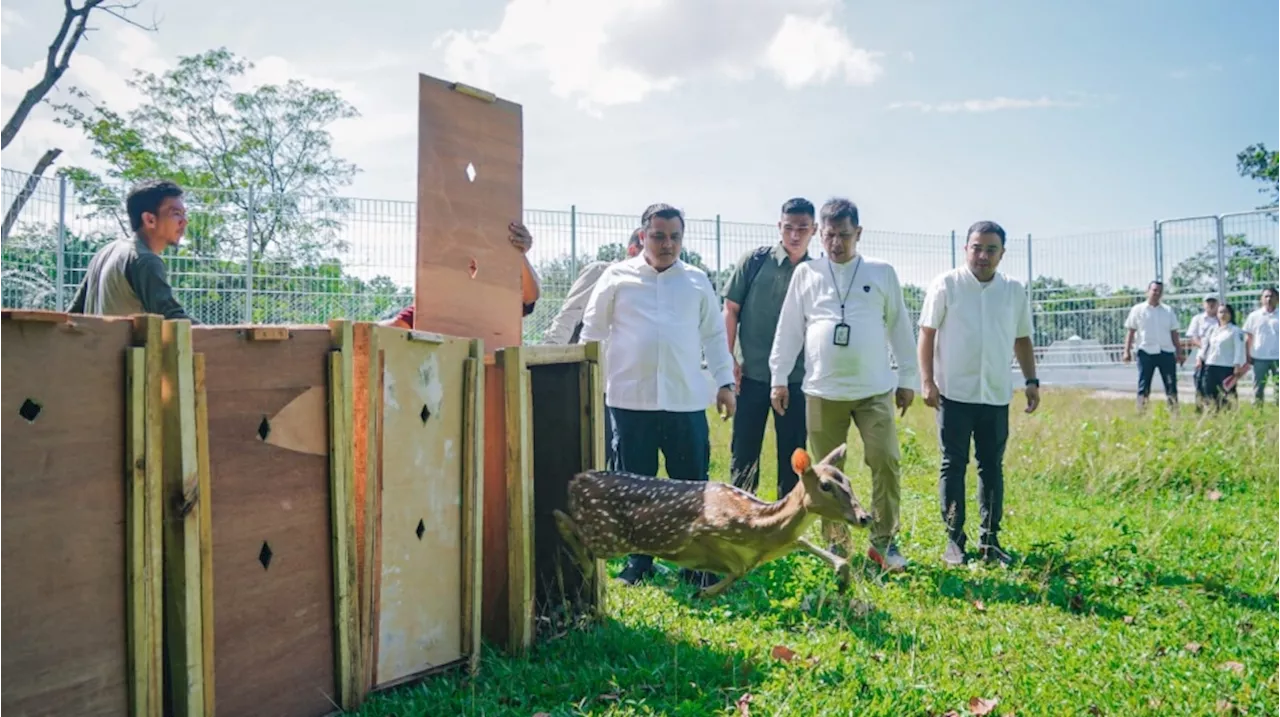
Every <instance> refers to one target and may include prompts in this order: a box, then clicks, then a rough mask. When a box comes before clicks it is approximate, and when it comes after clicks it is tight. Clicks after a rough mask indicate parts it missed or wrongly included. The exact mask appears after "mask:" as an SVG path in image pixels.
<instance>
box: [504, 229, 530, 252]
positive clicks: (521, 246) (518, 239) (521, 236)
mask: <svg viewBox="0 0 1280 717" xmlns="http://www.w3.org/2000/svg"><path fill="white" fill-rule="evenodd" d="M507 228H508V229H510V230H511V237H510V239H511V246H514V247H515V248H516V249H518V250H519V251H520V253H521V254H528V253H529V250H530V249H532V248H533V235H532V234H530V233H529V230H528V229H525V227H524V225H523V224H521V223H520V222H512V223H511V224H510V225H509V226H508V227H507Z"/></svg>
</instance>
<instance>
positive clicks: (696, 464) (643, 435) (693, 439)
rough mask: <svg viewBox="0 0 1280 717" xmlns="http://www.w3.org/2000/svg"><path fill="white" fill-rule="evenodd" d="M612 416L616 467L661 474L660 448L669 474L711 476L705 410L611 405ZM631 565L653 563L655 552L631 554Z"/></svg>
mask: <svg viewBox="0 0 1280 717" xmlns="http://www.w3.org/2000/svg"><path fill="white" fill-rule="evenodd" d="M608 410H609V413H610V414H612V416H613V460H614V463H615V467H616V468H617V470H621V471H627V472H629V473H635V474H638V475H643V476H657V475H658V452H659V451H661V452H662V459H663V462H664V464H665V466H666V469H667V476H668V477H669V478H674V479H676V480H697V481H705V480H707V479H708V475H707V473H708V470H709V468H710V464H711V435H710V426H708V425H707V413H706V411H689V412H677V411H632V410H629V409H625V408H610V409H608ZM628 561H629V562H630V563H631V564H632V565H638V566H639V567H642V568H647V567H648V566H650V565H653V556H652V555H631V556H629V558H628Z"/></svg>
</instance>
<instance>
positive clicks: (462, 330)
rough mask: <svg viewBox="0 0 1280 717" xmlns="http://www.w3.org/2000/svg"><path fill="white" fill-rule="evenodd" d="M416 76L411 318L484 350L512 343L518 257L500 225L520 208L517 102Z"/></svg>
mask: <svg viewBox="0 0 1280 717" xmlns="http://www.w3.org/2000/svg"><path fill="white" fill-rule="evenodd" d="M418 79H419V81H418V123H419V124H418V263H417V266H418V270H417V283H416V287H415V292H414V300H415V304H416V307H417V315H416V318H415V326H416V327H417V328H419V329H424V330H427V331H436V332H439V333H442V334H447V335H449V336H467V337H472V338H478V339H481V340H483V341H484V345H485V350H487V351H490V352H492V351H493V350H495V349H499V348H503V347H506V346H516V345H519V344H520V342H521V338H520V337H521V319H522V317H523V312H522V308H521V307H522V300H521V289H520V273H521V266H522V262H521V258H520V254H519V253H518V252H516V251H515V250H514V249H512V247H511V242H510V240H509V236H510V231H509V229H508V225H509V224H511V223H512V222H519V221H522V218H521V217H522V212H523V210H524V199H523V181H524V180H523V176H524V175H523V153H524V149H523V118H522V110H521V107H520V105H517V104H514V103H511V102H508V101H506V100H502V99H487V98H484V99H482V98H477V97H475V96H473V95H471V94H467V93H465V92H459V91H458V90H457V89H455V88H454V86H453V83H448V82H443V81H441V80H438V79H435V78H432V77H428V76H426V75H419V78H418ZM468 168H470V172H469V171H468Z"/></svg>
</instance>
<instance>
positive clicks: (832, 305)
mask: <svg viewBox="0 0 1280 717" xmlns="http://www.w3.org/2000/svg"><path fill="white" fill-rule="evenodd" d="M819 219H820V223H821V227H822V230H821V234H822V246H823V249H825V250H826V253H827V256H825V257H823V258H821V259H814V260H811V261H807V262H804V263H802V264H800V265H798V266H797V267H796V268H795V273H794V274H793V276H792V278H791V285H790V287H789V288H788V289H787V296H786V298H785V299H784V300H783V302H782V311H781V312H780V315H779V317H778V329H777V333H776V334H775V336H774V339H773V350H772V352H771V353H770V355H769V371H770V373H771V374H772V379H771V383H772V388H771V399H772V403H773V409H774V410H775V411H777V412H778V413H779V414H785V413H786V412H787V411H788V410H801V407H800V406H797V405H793V402H792V396H791V394H790V391H789V390H788V388H787V384H788V380H787V377H788V376H789V375H790V373H791V370H792V368H794V366H795V364H796V358H797V357H798V356H799V355H800V352H801V350H803V351H804V367H805V371H804V381H803V382H802V384H801V387H802V389H803V392H804V397H803V398H804V402H805V405H804V411H805V424H806V428H807V430H808V434H809V445H810V447H811V448H812V449H813V453H814V454H815V455H827V454H828V453H830V452H831V451H832V450H833V449H835V448H836V447H837V446H839V445H840V444H841V443H844V442H845V441H846V440H847V436H848V433H849V422H850V420H851V419H852V421H853V423H854V424H856V425H857V427H858V433H859V434H860V435H861V437H862V443H863V446H864V450H863V456H864V460H865V462H866V464H867V467H868V468H870V469H871V502H872V506H873V509H874V510H873V512H874V513H875V522H874V523H873V524H872V527H871V536H870V537H871V545H870V547H869V548H868V549H867V556H868V557H870V558H871V559H872V560H874V561H875V562H876V563H878V564H879V565H880V566H881V568H882V569H884V570H888V571H893V572H900V571H902V570H903V569H905V568H906V565H907V560H906V558H904V557H903V556H902V554H901V553H900V552H899V550H898V547H897V543H896V541H895V540H894V537H895V536H896V534H897V532H898V504H899V494H900V482H901V477H902V475H901V468H900V465H899V463H900V460H901V454H900V453H899V450H898V428H897V425H896V424H895V423H894V416H893V411H894V405H895V403H896V405H897V407H898V408H900V409H902V413H903V414H906V411H907V407H908V406H910V405H911V401H912V399H914V398H915V391H914V390H913V389H912V388H911V387H912V386H915V385H916V382H917V381H918V380H919V379H918V377H917V369H916V351H915V337H914V336H913V335H912V332H911V315H910V314H909V313H908V312H907V305H906V300H905V298H904V297H903V294H902V285H901V283H899V281H898V274H897V272H896V271H894V269H893V267H892V266H890V265H889V264H888V263H886V262H883V261H879V260H876V259H869V258H867V257H864V256H862V255H860V254H858V252H857V250H856V245H857V243H858V240H859V239H860V238H861V237H862V227H861V226H859V225H858V208H857V206H855V205H854V203H853V202H851V201H849V200H848V199H831V200H828V201H827V203H826V204H824V205H822V209H821V210H820V211H819ZM886 343H887V344H888V345H889V347H892V349H893V355H894V356H895V357H896V358H897V361H898V372H897V375H894V371H893V367H892V365H891V364H890V362H889V352H888V351H886V350H885V349H886ZM795 398H796V399H797V402H798V400H799V399H800V398H801V397H800V396H796V397H795ZM838 467H839V468H841V469H843V468H844V461H843V459H842V460H840V461H838ZM823 532H824V533H825V534H826V536H827V538H828V540H831V541H832V542H833V543H835V544H836V545H835V546H833V547H836V548H837V549H843V552H844V553H845V554H848V552H849V548H850V547H851V545H850V543H851V539H850V537H849V530H848V528H847V527H846V526H844V525H841V524H837V523H828V522H827V521H825V520H824V521H823Z"/></svg>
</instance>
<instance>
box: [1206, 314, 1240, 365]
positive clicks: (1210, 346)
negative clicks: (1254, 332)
mask: <svg viewBox="0 0 1280 717" xmlns="http://www.w3.org/2000/svg"><path fill="white" fill-rule="evenodd" d="M1244 342H1245V337H1244V332H1243V331H1241V330H1240V327H1239V326H1236V325H1235V324H1227V325H1226V326H1216V327H1214V328H1212V329H1210V330H1209V335H1208V336H1207V337H1205V341H1204V344H1205V348H1204V363H1205V365H1206V366H1231V367H1235V366H1243V365H1244Z"/></svg>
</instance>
